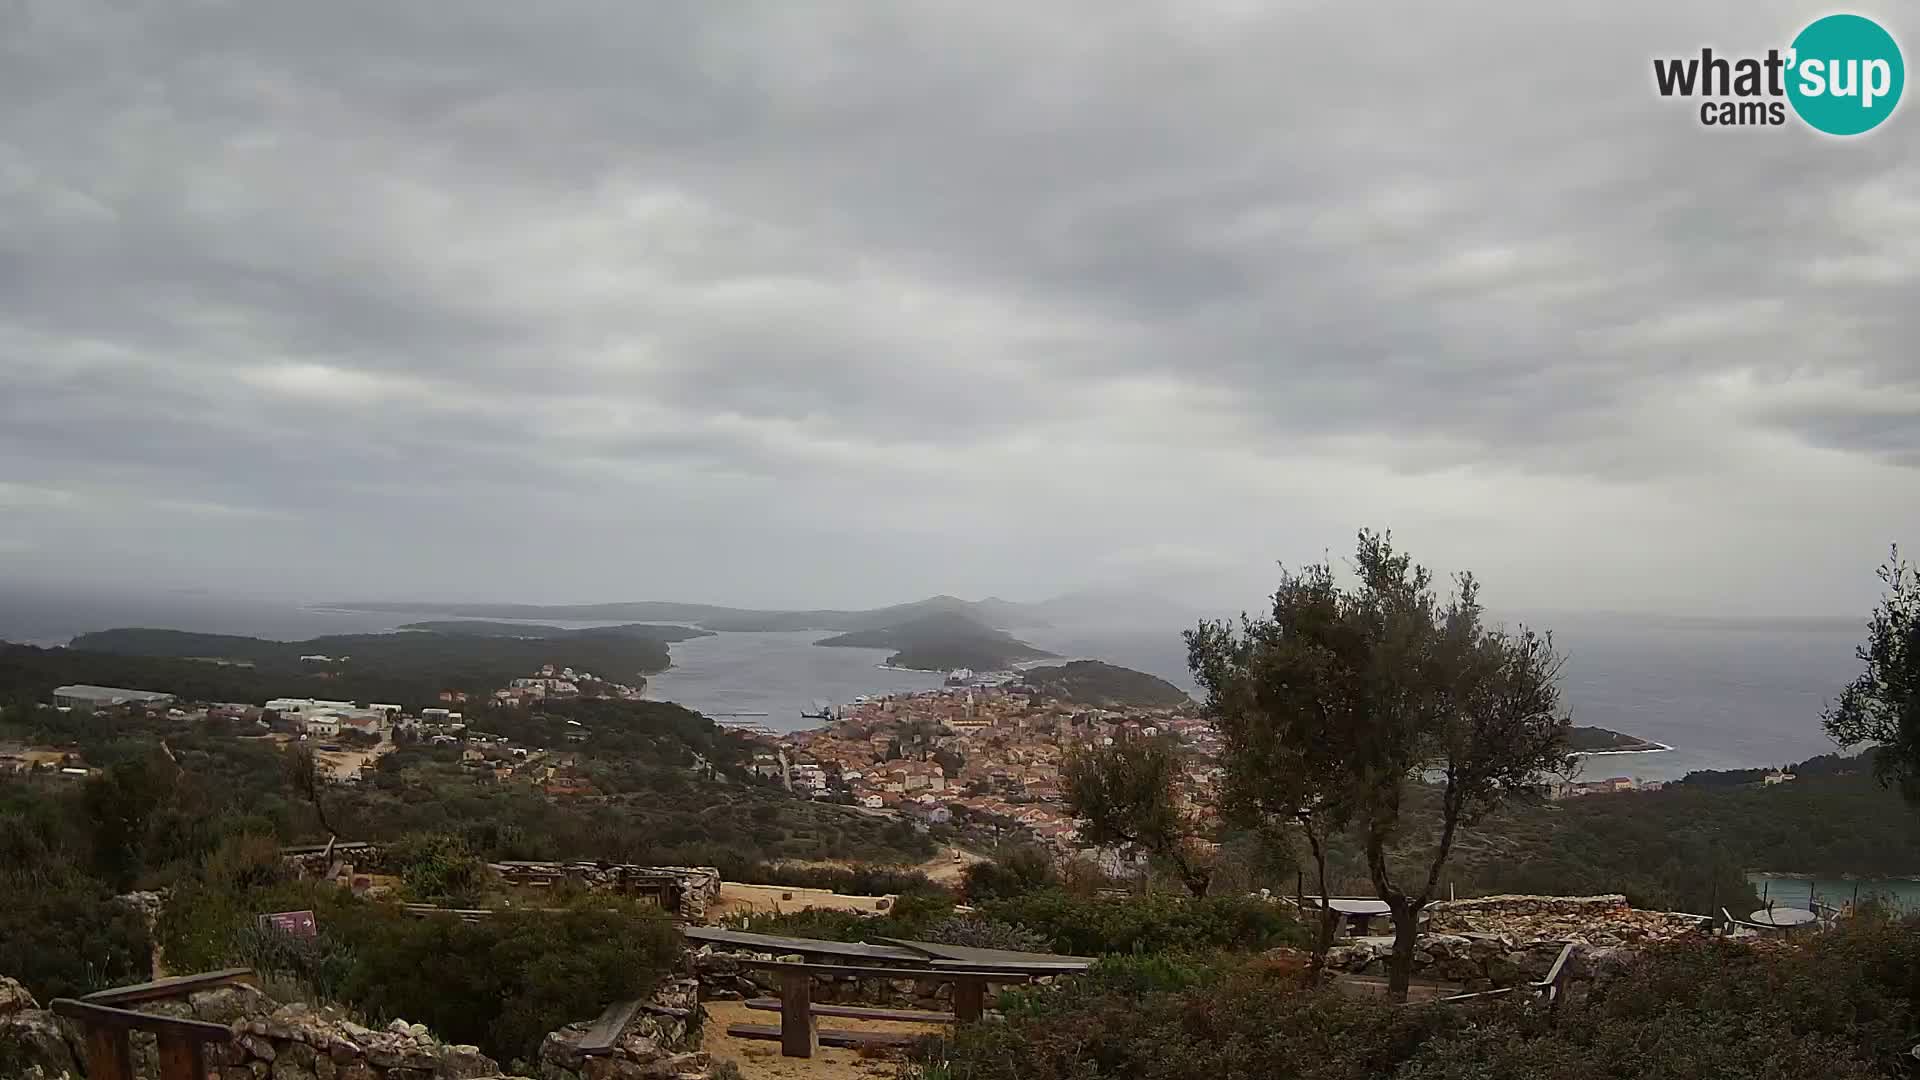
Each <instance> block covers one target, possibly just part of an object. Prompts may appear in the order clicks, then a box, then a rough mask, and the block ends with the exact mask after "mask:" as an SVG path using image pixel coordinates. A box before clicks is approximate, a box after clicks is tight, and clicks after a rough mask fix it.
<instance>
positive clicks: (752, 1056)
mask: <svg viewBox="0 0 1920 1080" xmlns="http://www.w3.org/2000/svg"><path fill="white" fill-rule="evenodd" d="M706 1007H707V1022H706V1023H705V1024H704V1025H702V1027H701V1039H700V1049H702V1050H705V1051H706V1052H707V1053H709V1054H712V1055H713V1059H714V1060H715V1061H733V1062H736V1063H738V1064H739V1066H740V1072H741V1074H742V1075H744V1076H745V1077H746V1078H747V1080H773V1078H779V1080H866V1078H869V1077H882V1076H892V1075H894V1074H895V1072H896V1071H898V1069H899V1062H900V1053H901V1052H900V1051H898V1050H893V1051H888V1052H887V1055H886V1056H885V1057H872V1058H863V1057H861V1056H860V1052H859V1051H857V1050H841V1049H836V1048H834V1047H831V1046H822V1047H818V1048H817V1049H815V1050H814V1054H813V1056H812V1057H810V1058H787V1057H781V1056H780V1043H779V1042H778V1041H775V1040H768V1039H736V1038H733V1037H731V1036H729V1035H728V1034H727V1027H728V1026H729V1025H731V1024H772V1025H775V1026H778V1025H779V1023H780V1014H779V1013H777V1012H761V1011H759V1010H757V1009H749V1008H747V1006H746V1003H745V1002H740V1001H709V1002H707V1003H706ZM818 1024H819V1026H820V1027H824V1028H834V1029H838V1030H840V1031H903V1032H908V1033H910V1034H914V1035H933V1034H937V1033H939V1032H941V1031H943V1030H945V1029H944V1028H942V1027H940V1026H938V1025H935V1024H898V1023H889V1022H886V1021H880V1020H854V1019H850V1018H848V1017H842V1016H822V1017H820V1018H819V1020H818ZM870 1052H871V1051H870Z"/></svg>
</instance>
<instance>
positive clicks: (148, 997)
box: [80, 968, 253, 1005]
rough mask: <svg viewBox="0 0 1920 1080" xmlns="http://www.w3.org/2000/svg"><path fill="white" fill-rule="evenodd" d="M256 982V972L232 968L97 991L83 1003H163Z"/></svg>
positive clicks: (85, 998) (86, 997)
mask: <svg viewBox="0 0 1920 1080" xmlns="http://www.w3.org/2000/svg"><path fill="white" fill-rule="evenodd" d="M252 978H253V969H252V968H228V969H226V970H225V971H209V972H205V973H203V974H200V975H175V976H173V977H172V978H170V979H155V980H154V981H152V982H143V983H134V984H133V985H131V986H114V987H109V988H108V989H105V990H96V991H94V992H93V993H91V994H88V995H86V996H85V997H82V998H81V999H80V1000H81V1001H90V1002H92V1003H94V1004H95V1005H126V1004H130V1003H132V1002H137V1001H159V1000H161V999H163V998H172V997H184V996H186V995H188V994H193V993H198V992H199V991H201V990H211V989H213V988H214V987H216V986H230V985H232V984H233V983H237V982H246V981H248V980H250V979H252Z"/></svg>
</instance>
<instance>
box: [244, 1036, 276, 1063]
mask: <svg viewBox="0 0 1920 1080" xmlns="http://www.w3.org/2000/svg"><path fill="white" fill-rule="evenodd" d="M236 1041H238V1042H239V1043H240V1045H241V1046H243V1047H246V1050H247V1053H249V1054H251V1055H253V1056H254V1057H256V1058H259V1059H260V1060H261V1061H272V1060H273V1059H274V1058H275V1057H278V1056H279V1055H278V1053H277V1052H276V1051H275V1050H274V1048H273V1043H272V1042H271V1041H270V1040H268V1039H266V1038H265V1037H263V1036H260V1035H253V1034H247V1035H242V1036H240V1037H239V1039H238V1040H236Z"/></svg>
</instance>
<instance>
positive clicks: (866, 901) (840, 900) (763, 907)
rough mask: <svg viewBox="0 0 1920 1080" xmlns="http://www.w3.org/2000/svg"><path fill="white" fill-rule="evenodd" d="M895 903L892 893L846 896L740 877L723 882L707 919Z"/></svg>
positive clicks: (877, 908)
mask: <svg viewBox="0 0 1920 1080" xmlns="http://www.w3.org/2000/svg"><path fill="white" fill-rule="evenodd" d="M891 906H893V897H890V896H845V895H842V894H840V893H836V892H829V891H827V890H826V889H799V888H794V887H792V886H789V885H742V884H740V883H739V882H737V881H723V882H721V883H720V899H719V900H718V901H717V902H716V903H712V904H709V905H707V919H708V921H710V922H717V921H719V920H720V919H723V918H725V917H727V916H729V915H742V914H749V915H750V914H763V913H766V912H775V913H785V912H792V911H806V910H808V909H809V908H826V909H828V910H830V911H858V912H864V913H867V914H873V913H876V912H881V911H885V910H886V909H887V908H889V907H891Z"/></svg>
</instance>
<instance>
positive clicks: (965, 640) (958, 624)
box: [814, 612, 1053, 671]
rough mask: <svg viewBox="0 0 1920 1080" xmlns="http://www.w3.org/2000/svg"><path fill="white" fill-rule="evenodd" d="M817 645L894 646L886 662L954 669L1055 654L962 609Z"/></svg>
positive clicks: (987, 667)
mask: <svg viewBox="0 0 1920 1080" xmlns="http://www.w3.org/2000/svg"><path fill="white" fill-rule="evenodd" d="M814 644H815V645H826V646H833V647H847V648H866V649H893V650H895V651H894V654H893V655H892V656H891V657H888V658H887V663H889V664H891V665H892V666H894V667H902V668H913V669H915V670H918V671H950V670H952V669H954V668H973V669H974V670H976V671H1001V670H1005V669H1006V668H1009V667H1011V666H1013V665H1014V664H1016V663H1018V662H1020V661H1022V660H1044V659H1046V658H1047V657H1050V656H1052V655H1053V654H1052V653H1050V652H1046V651H1045V650H1042V649H1036V648H1034V647H1033V646H1031V645H1029V644H1027V643H1026V642H1024V641H1021V640H1020V639H1018V638H1016V637H1014V636H1013V635H1012V634H1008V633H1005V632H1004V631H1000V630H995V629H993V628H992V627H990V626H987V625H985V624H984V623H980V622H977V621H975V620H974V619H972V618H969V617H968V616H966V615H962V614H960V613H958V612H939V613H936V614H932V615H923V616H921V617H920V618H917V619H910V620H908V621H906V622H903V623H898V624H896V625H893V626H886V627H881V628H879V629H876V630H861V631H856V632H854V633H851V634H841V635H839V636H838V637H830V638H827V639H825V640H824V641H816V642H814Z"/></svg>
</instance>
